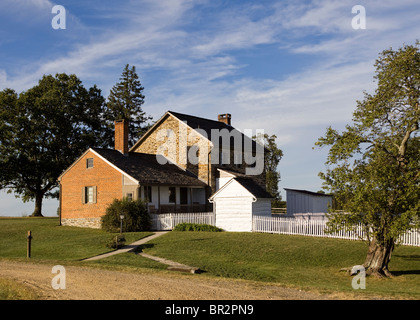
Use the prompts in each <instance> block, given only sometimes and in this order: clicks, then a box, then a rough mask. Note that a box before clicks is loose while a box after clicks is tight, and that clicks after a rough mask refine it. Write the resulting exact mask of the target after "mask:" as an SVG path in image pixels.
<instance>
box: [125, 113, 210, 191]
mask: <svg viewBox="0 0 420 320" xmlns="http://www.w3.org/2000/svg"><path fill="white" fill-rule="evenodd" d="M197 149H198V150H199V151H198V153H195V152H194V151H195V150H197ZM133 151H135V152H142V153H148V154H162V155H164V156H165V157H166V158H168V159H169V160H170V161H171V162H173V163H176V164H177V165H178V166H180V167H181V168H183V169H187V170H189V171H190V172H192V173H194V174H196V175H197V177H198V178H199V179H200V180H201V181H203V182H205V183H207V184H209V185H211V184H212V181H211V180H209V179H210V177H211V167H210V166H209V152H210V142H209V141H208V140H207V139H206V138H205V137H203V136H202V135H201V134H199V133H197V132H196V131H195V130H192V129H191V128H190V127H188V126H187V125H186V124H183V123H182V122H180V121H179V120H178V119H177V118H175V117H174V116H172V115H167V116H166V118H164V119H163V120H162V123H161V124H160V125H159V126H158V127H156V128H155V129H154V130H151V131H149V133H148V134H147V136H145V137H144V138H143V141H142V142H141V143H140V145H138V146H137V147H136V148H135V149H134V150H133ZM189 152H190V153H191V154H195V156H196V157H197V159H198V164H192V163H191V162H190V161H188V153H189Z"/></svg>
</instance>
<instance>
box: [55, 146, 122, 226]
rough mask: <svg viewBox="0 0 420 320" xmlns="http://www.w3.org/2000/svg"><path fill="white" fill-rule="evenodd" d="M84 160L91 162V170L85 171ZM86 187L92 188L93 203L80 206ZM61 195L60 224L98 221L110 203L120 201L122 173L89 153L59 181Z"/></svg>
mask: <svg viewBox="0 0 420 320" xmlns="http://www.w3.org/2000/svg"><path fill="white" fill-rule="evenodd" d="M88 158H93V168H87V166H86V160H87V159H88ZM88 186H95V187H96V203H83V202H82V199H83V197H82V190H83V188H84V187H88ZM61 194H62V198H61V220H62V224H64V225H66V224H67V225H70V224H71V225H74V224H75V221H78V220H75V219H81V220H79V221H83V220H85V221H88V220H89V219H94V220H97V221H98V220H99V219H95V218H100V217H101V216H103V215H104V214H105V210H106V207H107V206H108V205H109V204H110V203H111V202H112V201H113V199H116V198H117V199H121V198H122V173H120V172H119V171H117V170H116V169H114V168H112V167H111V166H110V165H108V164H107V163H106V162H105V161H104V160H102V159H101V158H100V157H98V156H97V155H96V154H95V153H93V152H92V151H89V152H87V153H86V154H85V155H84V156H83V157H82V158H81V159H80V160H79V161H78V162H77V163H76V164H74V166H73V167H72V168H70V170H69V171H68V172H66V173H65V174H64V176H63V177H62V179H61ZM86 219H88V220H86ZM66 222H68V223H66Z"/></svg>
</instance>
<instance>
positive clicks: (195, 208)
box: [139, 185, 212, 213]
mask: <svg viewBox="0 0 420 320" xmlns="http://www.w3.org/2000/svg"><path fill="white" fill-rule="evenodd" d="M139 197H140V198H141V199H147V200H146V201H147V203H148V208H149V213H193V212H205V211H211V210H212V208H211V204H210V203H208V201H207V198H206V190H205V188H202V187H191V186H187V187H186V186H165V185H151V186H147V185H143V186H141V187H140V188H139Z"/></svg>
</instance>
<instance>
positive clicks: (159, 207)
mask: <svg viewBox="0 0 420 320" xmlns="http://www.w3.org/2000/svg"><path fill="white" fill-rule="evenodd" d="M158 212H159V213H161V211H160V185H158Z"/></svg>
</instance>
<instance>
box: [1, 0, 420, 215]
mask: <svg viewBox="0 0 420 320" xmlns="http://www.w3.org/2000/svg"><path fill="white" fill-rule="evenodd" d="M57 4H58V5H62V6H64V8H65V9H66V29H65V30H63V29H53V28H52V26H51V21H52V19H53V17H54V16H55V14H52V13H51V9H52V7H53V6H54V5H57ZM355 5H362V6H364V8H365V9H366V29H353V28H352V19H353V18H354V17H355V16H356V14H353V13H352V8H353V6H355ZM419 21H420V2H419V1H418V0H401V1H392V0H385V1H381V0H369V1H348V0H344V1H327V0H324V1H322V0H320V1H298V0H295V1H268V0H267V1H219V0H197V1H190V0H147V1H142V0H139V1H128V0H123V1H109V0H105V1H98V0H95V1H79V0H77V1H76V0H73V1H64V0H63V1H60V2H52V1H49V0H2V1H1V2H0V90H3V89H4V88H6V87H10V88H13V89H15V90H16V91H18V92H21V91H24V90H27V89H28V88H30V87H32V86H34V85H35V84H36V83H37V81H38V80H39V79H40V78H41V77H42V75H44V74H55V73H61V72H66V73H69V74H70V73H74V74H76V75H77V76H78V77H79V78H80V79H81V80H82V81H83V83H84V85H85V86H86V87H90V86H92V85H93V84H96V85H97V86H98V87H99V88H101V89H102V92H103V95H104V96H105V97H107V96H108V94H109V90H110V89H111V87H112V86H113V85H114V84H115V83H116V82H117V81H118V78H119V76H120V74H121V72H122V69H123V66H124V65H125V64H127V63H128V64H130V65H135V66H136V68H137V72H138V74H139V76H140V79H141V82H142V85H143V86H144V87H145V89H144V94H145V96H146V99H145V104H144V105H143V109H144V111H145V112H146V113H148V114H150V115H151V116H153V118H154V119H155V120H157V119H159V118H160V116H162V115H163V113H164V112H165V111H167V110H173V111H178V112H183V113H188V114H193V115H197V116H201V117H206V118H211V119H216V118H217V114H219V113H231V114H232V124H233V125H234V126H235V127H236V128H238V129H241V130H243V129H264V130H265V132H266V133H268V134H276V135H277V137H278V139H277V142H278V144H279V146H280V148H281V149H282V150H283V152H284V157H283V159H282V160H281V162H280V166H279V169H280V172H281V176H282V181H281V182H280V188H281V190H282V195H283V197H285V192H284V191H283V189H282V188H284V187H286V188H299V189H307V190H312V191H317V190H320V189H321V183H322V181H321V180H320V179H319V178H318V172H319V171H322V170H324V168H325V165H324V163H325V160H326V153H327V150H313V149H312V147H313V145H314V143H315V141H316V140H317V138H318V137H320V136H322V135H323V133H324V132H325V129H326V127H327V126H330V125H331V126H333V127H334V128H337V129H341V128H343V127H344V126H345V124H347V123H349V122H350V121H351V116H352V111H353V110H354V108H355V106H356V100H358V99H362V97H363V91H364V90H366V91H367V92H373V91H374V89H375V83H374V82H373V75H374V67H373V64H374V62H375V59H376V58H377V57H378V54H379V53H380V52H381V51H382V50H384V49H388V48H390V47H392V48H398V47H400V46H402V45H403V44H413V43H414V42H415V40H416V38H420V24H419ZM57 205H58V201H56V200H49V201H48V200H46V201H44V214H45V215H55V214H56V209H57ZM32 210H33V203H27V204H22V202H21V201H20V200H19V199H15V198H14V197H13V195H6V193H5V192H4V191H1V192H0V215H18V216H19V215H22V214H24V215H25V214H30V213H31V212H32Z"/></svg>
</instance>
